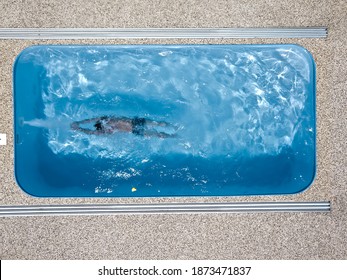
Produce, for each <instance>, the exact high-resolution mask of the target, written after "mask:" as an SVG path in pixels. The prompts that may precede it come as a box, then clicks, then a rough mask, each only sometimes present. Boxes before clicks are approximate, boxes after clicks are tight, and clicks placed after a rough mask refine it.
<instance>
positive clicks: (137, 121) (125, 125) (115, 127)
mask: <svg viewBox="0 0 347 280" xmlns="http://www.w3.org/2000/svg"><path fill="white" fill-rule="evenodd" d="M87 123H93V124H94V125H93V126H94V127H95V130H94V129H88V128H83V127H81V126H80V125H81V124H87ZM156 127H172V128H174V129H175V130H177V128H176V127H175V126H173V125H171V124H169V123H167V122H157V121H152V120H149V119H145V118H139V117H134V118H126V117H111V116H103V117H98V118H92V119H86V120H82V121H77V122H73V123H72V124H71V129H73V130H76V131H81V132H84V133H86V134H93V135H107V134H113V133H115V132H128V133H133V134H134V135H138V136H146V137H159V138H173V137H176V134H168V133H165V132H159V131H157V130H156V129H155V128H156Z"/></svg>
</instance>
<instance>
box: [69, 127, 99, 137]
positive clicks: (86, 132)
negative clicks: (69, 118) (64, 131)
mask: <svg viewBox="0 0 347 280" xmlns="http://www.w3.org/2000/svg"><path fill="white" fill-rule="evenodd" d="M71 128H72V129H73V130H77V131H81V132H83V133H85V134H89V135H100V134H105V133H103V132H101V131H96V130H90V129H86V128H82V127H79V126H77V127H73V126H72V125H71Z"/></svg>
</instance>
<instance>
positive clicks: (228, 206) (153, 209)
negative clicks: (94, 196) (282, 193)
mask: <svg viewBox="0 0 347 280" xmlns="http://www.w3.org/2000/svg"><path fill="white" fill-rule="evenodd" d="M329 211H330V202H234V203H169V204H79V205H18V206H0V217H6V216H55V215H111V214H180V213H255V212H329Z"/></svg>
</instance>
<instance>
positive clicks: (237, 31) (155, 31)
mask: <svg viewBox="0 0 347 280" xmlns="http://www.w3.org/2000/svg"><path fill="white" fill-rule="evenodd" d="M327 36H328V29H327V27H300V28H282V27H277V28H0V39H35V40H36V39H131V38H233V39H237V38H326V37H327Z"/></svg>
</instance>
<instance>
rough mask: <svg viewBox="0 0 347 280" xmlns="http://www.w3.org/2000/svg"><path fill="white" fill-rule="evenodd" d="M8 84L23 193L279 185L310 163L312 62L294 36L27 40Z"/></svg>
mask: <svg viewBox="0 0 347 280" xmlns="http://www.w3.org/2000/svg"><path fill="white" fill-rule="evenodd" d="M13 86H14V129H15V175H16V179H17V182H18V185H19V186H20V187H21V188H22V189H23V190H24V191H25V192H27V193H29V194H31V195H34V196H40V197H144V196H149V197H154V196H216V195H218V196H232V195H268V194H291V193H297V192H300V191H302V190H304V189H305V188H307V187H308V186H309V185H310V184H311V183H312V181H313V178H314V175H315V169H316V161H315V131H316V129H315V65H314V61H313V59H312V56H311V55H310V54H309V52H308V51H307V50H305V49H304V48H302V47H300V46H297V45H124V46H121V45H117V46H110V45H105V46H101V45H100V46H92V45H91V46H88V45H83V46H79V45H68V46H67V45H66V46H64V45H63V46H60V45H42V46H33V47H29V48H27V49H25V50H24V51H22V52H21V53H20V54H19V56H18V57H17V60H16V63H15V66H14V83H13Z"/></svg>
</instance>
